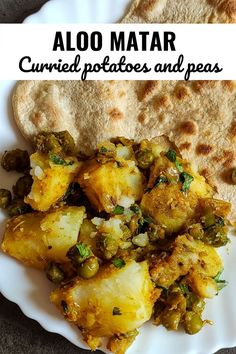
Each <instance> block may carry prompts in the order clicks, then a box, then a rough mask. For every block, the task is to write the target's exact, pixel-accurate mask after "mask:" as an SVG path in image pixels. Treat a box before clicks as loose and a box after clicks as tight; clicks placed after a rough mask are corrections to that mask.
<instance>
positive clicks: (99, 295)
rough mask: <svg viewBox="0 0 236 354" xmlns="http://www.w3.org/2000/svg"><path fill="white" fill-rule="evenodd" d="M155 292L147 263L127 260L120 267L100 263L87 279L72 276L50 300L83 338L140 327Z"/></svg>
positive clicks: (149, 312) (148, 317)
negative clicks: (94, 273)
mask: <svg viewBox="0 0 236 354" xmlns="http://www.w3.org/2000/svg"><path fill="white" fill-rule="evenodd" d="M131 279H132V281H130V280H131ZM159 295H160V290H155V289H154V287H153V284H152V281H151V279H150V275H149V272H148V265H147V262H146V261H144V262H142V263H136V262H135V261H129V262H128V263H127V264H126V265H125V266H124V267H123V268H121V269H118V268H116V267H115V266H113V265H107V266H104V267H103V268H100V271H99V272H98V273H97V275H96V276H95V277H94V278H92V279H90V280H82V279H80V278H77V279H74V280H73V282H71V283H68V284H67V285H65V286H63V287H61V288H60V289H57V290H55V291H54V292H53V293H52V295H51V300H52V302H53V303H55V304H56V305H57V306H58V307H59V309H60V310H61V311H62V312H63V314H64V315H65V317H66V318H67V319H68V320H69V321H71V322H73V323H75V324H76V325H78V326H79V327H80V328H82V330H83V333H84V334H85V339H86V336H92V337H101V336H112V335H114V334H122V333H126V332H129V331H133V330H134V329H135V328H137V327H140V326H141V325H142V324H143V323H144V322H146V321H148V320H149V319H150V317H151V314H152V307H153V304H154V302H155V300H156V299H157V297H158V296H159ZM90 339H91V338H90ZM93 349H94V348H93Z"/></svg>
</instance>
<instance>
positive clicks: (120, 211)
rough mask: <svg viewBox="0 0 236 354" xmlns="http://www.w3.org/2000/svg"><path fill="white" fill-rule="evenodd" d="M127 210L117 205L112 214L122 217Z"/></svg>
mask: <svg viewBox="0 0 236 354" xmlns="http://www.w3.org/2000/svg"><path fill="white" fill-rule="evenodd" d="M124 210H125V208H124V207H123V206H121V205H116V206H115V208H114V209H113V211H112V214H114V215H122V214H124Z"/></svg>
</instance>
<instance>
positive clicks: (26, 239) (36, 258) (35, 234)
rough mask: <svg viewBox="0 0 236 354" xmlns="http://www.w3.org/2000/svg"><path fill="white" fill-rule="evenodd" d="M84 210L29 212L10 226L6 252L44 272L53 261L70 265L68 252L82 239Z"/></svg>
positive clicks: (4, 241) (14, 220)
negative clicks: (79, 238) (80, 237)
mask: <svg viewBox="0 0 236 354" xmlns="http://www.w3.org/2000/svg"><path fill="white" fill-rule="evenodd" d="M84 217H85V208H84V207H64V208H61V209H58V210H56V211H53V212H50V213H47V214H44V213H29V214H24V215H20V216H17V217H14V218H12V219H10V220H9V221H8V223H7V226H6V230H5V234H4V238H3V242H2V250H3V251H4V252H6V253H7V254H9V255H10V256H12V257H14V258H16V259H18V260H20V261H21V262H23V263H25V264H26V265H28V266H31V267H34V268H39V269H43V268H44V267H45V266H46V264H47V263H48V262H49V261H54V262H57V263H63V262H68V261H69V260H68V258H67V257H66V253H67V251H68V250H69V248H70V247H72V246H73V245H74V244H75V243H76V242H77V239H78V234H79V230H80V226H81V224H82V222H83V219H84Z"/></svg>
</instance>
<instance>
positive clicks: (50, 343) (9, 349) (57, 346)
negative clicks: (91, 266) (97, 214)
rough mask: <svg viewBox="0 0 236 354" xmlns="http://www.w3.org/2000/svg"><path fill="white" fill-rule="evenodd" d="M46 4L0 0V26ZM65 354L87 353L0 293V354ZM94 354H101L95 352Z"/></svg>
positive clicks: (231, 353) (230, 353)
mask: <svg viewBox="0 0 236 354" xmlns="http://www.w3.org/2000/svg"><path fill="white" fill-rule="evenodd" d="M65 1H68V0H65ZM85 1H86V0H85ZM111 1H112V0H111ZM46 2H47V1H45V0H0V23H20V22H22V21H23V20H24V19H25V17H26V16H28V15H30V14H32V13H34V12H35V11H37V10H38V9H39V8H40V7H41V6H42V5H43V4H44V3H46ZM0 50H1V48H0ZM235 335H236V334H235ZM65 353H66V354H88V353H89V352H88V351H85V350H82V349H79V348H77V347H76V346H74V345H73V344H71V343H69V342H68V341H67V340H66V339H64V338H63V337H61V336H59V335H56V334H52V333H48V332H46V331H45V330H44V329H43V328H42V327H40V325H39V324H38V323H37V322H35V321H33V320H30V319H28V318H27V317H25V316H24V315H23V313H22V312H21V310H20V309H19V307H18V306H17V305H15V304H13V303H11V302H9V301H8V300H6V299H5V298H4V297H3V296H2V295H1V294H0V354H65ZM95 354H101V352H99V351H97V352H96V353H95ZM143 354H145V353H143ZM159 354H161V353H159ZM170 354H174V353H170ZM204 354H212V353H204ZM217 354H236V348H232V349H224V350H220V351H219V352H217Z"/></svg>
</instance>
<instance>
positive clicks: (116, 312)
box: [112, 306, 122, 316]
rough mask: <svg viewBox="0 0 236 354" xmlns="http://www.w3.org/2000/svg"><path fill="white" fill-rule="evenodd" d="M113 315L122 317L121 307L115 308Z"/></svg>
mask: <svg viewBox="0 0 236 354" xmlns="http://www.w3.org/2000/svg"><path fill="white" fill-rule="evenodd" d="M112 314H113V316H120V315H122V313H121V310H120V308H119V307H116V306H115V307H113V311H112Z"/></svg>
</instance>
